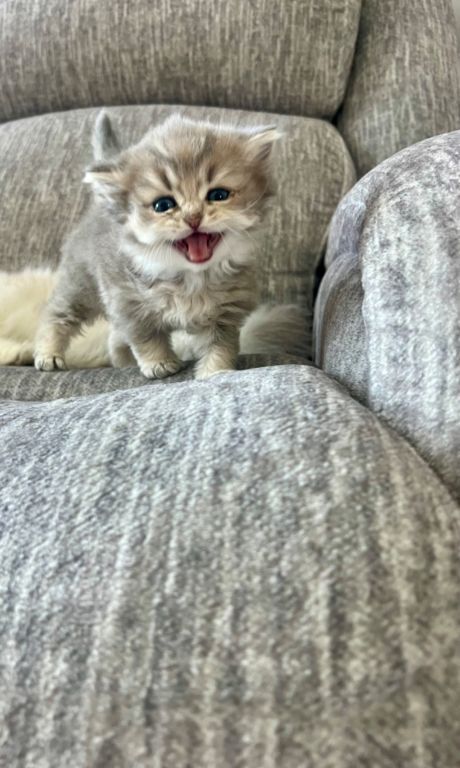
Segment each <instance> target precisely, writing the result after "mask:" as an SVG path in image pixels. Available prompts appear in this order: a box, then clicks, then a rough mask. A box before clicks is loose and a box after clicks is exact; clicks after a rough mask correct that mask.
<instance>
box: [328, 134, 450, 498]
mask: <svg viewBox="0 0 460 768" xmlns="http://www.w3.org/2000/svg"><path fill="white" fill-rule="evenodd" d="M459 169H460V131H457V132H454V133H452V134H448V135H445V136H440V137H437V138H434V139H430V140H428V141H426V142H422V143H421V144H418V145H416V146H414V147H411V148H409V149H406V150H404V151H403V152H401V153H400V154H398V155H397V156H395V157H394V158H390V160H388V161H386V162H385V163H383V164H382V165H380V166H379V167H378V168H377V169H375V170H374V171H372V172H371V173H370V174H368V176H366V177H365V178H364V179H362V180H361V181H360V182H359V183H358V184H357V185H356V186H355V187H354V189H353V190H352V191H351V192H350V194H349V195H348V196H347V197H346V198H345V200H344V201H343V203H342V204H341V206H340V207H339V209H338V211H337V213H336V215H335V217H334V220H333V223H332V226H331V234H330V239H329V248H328V255H327V261H328V263H329V264H330V265H331V266H330V270H331V272H330V273H329V274H328V273H326V278H325V280H324V282H323V285H322V287H321V290H320V293H319V297H318V303H317V307H316V318H315V323H316V362H317V363H318V364H319V365H320V366H321V367H322V368H323V369H324V370H325V371H326V372H327V373H329V374H330V375H331V376H334V377H335V378H337V379H338V380H339V381H341V382H342V383H343V384H344V385H345V386H347V387H348V388H349V389H350V391H352V392H354V393H355V394H356V395H358V396H359V397H360V399H361V400H362V402H364V403H366V404H367V405H368V406H369V407H370V408H372V410H373V411H374V412H375V413H377V414H378V415H379V416H381V417H382V418H383V419H385V420H386V421H387V422H389V423H390V424H391V425H392V426H393V427H394V428H395V429H397V430H398V431H399V432H400V433H401V434H403V435H405V436H406V437H407V438H408V439H410V441H411V442H412V444H413V445H414V446H416V448H417V450H418V451H419V452H420V453H421V455H422V456H424V457H425V458H426V460H427V461H428V462H429V463H430V464H431V466H432V467H434V468H435V469H436V471H437V472H438V473H439V475H440V476H441V477H442V478H443V479H444V481H445V482H446V484H447V485H448V487H450V489H451V490H452V492H453V493H454V494H456V495H457V496H460V472H459V467H460V420H459V413H460V301H459V297H460V258H459V256H460V220H459V211H460V185H459V183H458V179H459ZM344 274H347V275H348V278H347V280H348V285H347V286H346V288H344V287H343V282H342V281H343V275H344ZM360 315H361V319H360ZM360 327H361V329H362V330H361V332H358V333H356V330H357V329H358V331H359V328H360Z"/></svg>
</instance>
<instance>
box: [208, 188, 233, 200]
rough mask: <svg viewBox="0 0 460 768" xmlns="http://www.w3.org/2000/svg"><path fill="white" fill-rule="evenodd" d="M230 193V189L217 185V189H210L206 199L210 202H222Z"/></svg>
mask: <svg viewBox="0 0 460 768" xmlns="http://www.w3.org/2000/svg"><path fill="white" fill-rule="evenodd" d="M229 195H230V192H229V191H228V189H223V188H221V187H217V188H216V189H210V190H209V192H208V194H207V195H206V200H209V202H210V203H220V202H222V200H227V199H228V197H229Z"/></svg>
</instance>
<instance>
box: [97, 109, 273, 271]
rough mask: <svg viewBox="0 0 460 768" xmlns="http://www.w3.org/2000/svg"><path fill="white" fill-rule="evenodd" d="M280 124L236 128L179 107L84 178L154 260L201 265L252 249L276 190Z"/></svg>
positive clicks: (169, 265)
mask: <svg viewBox="0 0 460 768" xmlns="http://www.w3.org/2000/svg"><path fill="white" fill-rule="evenodd" d="M278 136H279V134H278V132H277V131H276V129H275V128H274V127H266V128H247V129H243V128H233V127H230V126H221V125H218V126H215V125H211V124H210V123H205V122H195V121H192V120H189V119H187V118H184V117H181V116H180V115H173V116H172V117H170V118H169V119H167V120H166V121H165V122H164V123H162V124H161V125H159V126H157V127H155V128H153V129H151V130H150V131H149V132H148V133H147V134H146V136H145V137H144V138H143V139H142V141H141V142H140V143H139V144H137V145H136V146H134V147H132V148H130V149H128V150H126V151H125V152H123V153H121V154H120V155H119V156H118V158H116V159H115V160H113V161H110V162H107V163H101V164H98V165H96V166H94V167H93V168H91V169H90V170H89V171H88V172H87V174H86V177H85V181H87V182H89V183H91V185H92V187H93V191H94V193H95V195H96V197H97V198H98V199H99V200H100V201H103V202H104V204H105V205H106V206H108V208H109V210H110V211H111V212H112V213H113V215H114V216H116V217H117V219H118V220H119V221H120V222H122V223H123V226H124V228H125V231H126V234H127V236H128V240H129V241H130V242H131V243H132V245H133V249H134V250H135V251H137V252H138V253H139V254H141V255H142V259H143V261H144V263H145V262H146V261H151V262H152V267H153V266H154V265H155V266H157V267H159V268H160V269H161V268H166V269H172V270H184V269H191V270H194V271H201V270H203V269H206V268H208V267H209V266H210V265H212V264H216V263H218V262H222V261H225V260H227V261H232V262H236V263H241V262H244V261H245V260H247V258H248V257H249V254H250V252H251V251H252V250H253V243H254V237H253V233H254V232H255V231H256V230H257V229H258V228H259V227H260V224H261V222H262V220H263V216H264V213H265V209H266V203H267V200H268V198H269V197H270V195H271V194H272V187H271V180H270V167H269V166H270V163H269V159H270V153H271V148H272V145H273V142H274V141H275V140H276V139H277V138H278Z"/></svg>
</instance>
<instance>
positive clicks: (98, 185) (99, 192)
mask: <svg viewBox="0 0 460 768" xmlns="http://www.w3.org/2000/svg"><path fill="white" fill-rule="evenodd" d="M83 183H84V184H90V185H91V187H92V191H93V194H94V196H95V198H96V200H99V201H100V202H102V203H104V204H105V206H106V207H107V208H108V209H109V210H110V211H111V212H112V213H119V212H121V211H122V209H123V208H124V207H125V204H126V189H125V186H124V184H123V174H122V171H121V169H120V167H119V166H118V165H117V164H116V163H99V164H97V165H93V166H91V167H90V168H88V170H87V171H86V173H85V175H84V177H83Z"/></svg>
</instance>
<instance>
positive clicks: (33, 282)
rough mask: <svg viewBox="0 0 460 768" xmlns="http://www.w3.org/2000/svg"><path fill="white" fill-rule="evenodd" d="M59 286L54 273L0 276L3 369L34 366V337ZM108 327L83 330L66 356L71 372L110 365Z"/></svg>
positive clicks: (104, 324)
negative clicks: (54, 291) (52, 295)
mask: <svg viewBox="0 0 460 768" xmlns="http://www.w3.org/2000/svg"><path fill="white" fill-rule="evenodd" d="M55 284H56V273H55V272H53V271H52V270H51V269H26V270H24V271H23V272H13V273H8V272H0V365H32V364H33V352H34V343H35V334H36V332H37V328H38V325H39V321H40V317H41V314H42V311H43V308H44V306H45V304H46V302H47V301H48V299H49V297H50V295H51V292H52V290H53V288H54V286H55ZM107 335H108V326H107V322H106V321H105V320H103V319H102V318H101V319H99V320H97V321H96V322H95V323H94V324H93V325H91V326H90V327H88V326H84V327H83V329H82V333H81V334H80V335H78V336H75V337H74V338H73V339H72V340H71V342H70V346H69V349H68V352H67V355H66V362H67V365H68V367H69V368H100V367H102V366H107V365H110V362H109V355H108V348H107Z"/></svg>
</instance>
